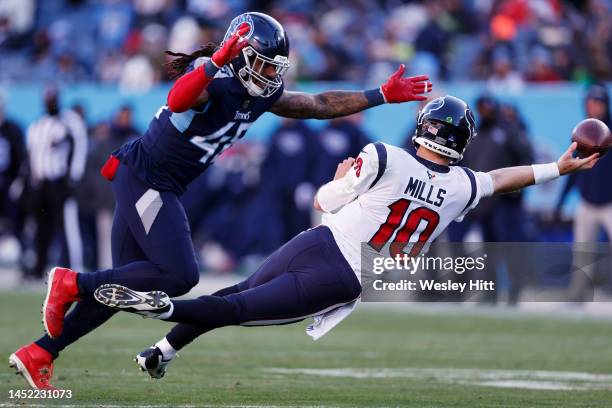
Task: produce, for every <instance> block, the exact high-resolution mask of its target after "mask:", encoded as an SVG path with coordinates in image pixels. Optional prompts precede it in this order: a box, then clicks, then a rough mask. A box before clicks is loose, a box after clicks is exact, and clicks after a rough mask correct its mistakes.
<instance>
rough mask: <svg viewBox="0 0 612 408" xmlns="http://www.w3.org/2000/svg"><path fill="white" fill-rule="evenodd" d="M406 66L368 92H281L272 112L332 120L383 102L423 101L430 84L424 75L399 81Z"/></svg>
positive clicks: (302, 117)
mask: <svg viewBox="0 0 612 408" xmlns="http://www.w3.org/2000/svg"><path fill="white" fill-rule="evenodd" d="M405 69H406V67H405V66H404V65H401V66H400V68H399V69H398V70H397V72H395V73H394V74H393V75H392V76H391V77H390V78H389V80H388V81H387V82H386V83H385V84H383V85H382V86H381V87H380V88H378V89H372V90H369V91H328V92H322V93H319V94H316V95H313V94H308V93H304V92H292V91H284V92H283V94H282V95H281V97H280V98H279V99H278V101H276V102H275V103H274V105H272V108H271V109H270V110H271V112H272V113H275V114H276V115H279V116H284V117H287V118H295V119H332V118H337V117H340V116H348V115H352V114H353V113H357V112H360V111H362V110H364V109H368V108H371V107H374V106H378V105H381V104H383V103H401V102H409V101H423V100H425V99H427V97H426V96H423V95H422V94H424V93H428V92H431V89H432V85H431V82H429V78H428V77H427V76H425V75H422V76H417V77H411V78H403V77H402V76H403V75H404V71H405Z"/></svg>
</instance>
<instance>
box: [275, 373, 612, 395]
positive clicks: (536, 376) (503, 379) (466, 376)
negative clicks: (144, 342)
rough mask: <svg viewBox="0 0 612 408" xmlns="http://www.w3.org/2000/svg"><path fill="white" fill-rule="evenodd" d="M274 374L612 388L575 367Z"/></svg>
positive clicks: (605, 378)
mask: <svg viewBox="0 0 612 408" xmlns="http://www.w3.org/2000/svg"><path fill="white" fill-rule="evenodd" d="M265 371H266V372H269V373H274V374H284V375H287V374H301V375H312V376H320V377H343V378H356V379H378V378H411V379H421V380H422V379H425V378H426V379H427V380H428V381H429V380H432V379H433V380H434V381H439V382H442V383H447V384H462V385H472V386H484V387H501V388H517V389H533V390H578V391H580V390H610V389H612V375H611V374H595V373H585V372H575V371H543V370H484V369H478V368H466V369H462V368H379V369H377V368H295V369H291V368H268V369H265Z"/></svg>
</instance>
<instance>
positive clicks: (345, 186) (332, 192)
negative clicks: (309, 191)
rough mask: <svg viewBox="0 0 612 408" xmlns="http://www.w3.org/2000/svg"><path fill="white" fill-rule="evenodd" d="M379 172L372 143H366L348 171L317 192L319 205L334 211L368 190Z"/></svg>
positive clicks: (325, 209) (376, 156) (375, 150)
mask: <svg viewBox="0 0 612 408" xmlns="http://www.w3.org/2000/svg"><path fill="white" fill-rule="evenodd" d="M378 174H379V157H378V152H377V149H376V147H375V146H374V144H372V143H370V144H368V145H366V146H365V147H364V148H363V150H361V152H360V153H359V156H357V159H355V164H354V165H353V168H352V169H351V170H349V172H348V173H347V174H346V175H345V176H344V177H342V178H341V179H338V180H333V181H330V182H329V183H327V184H325V185H323V186H322V187H321V188H320V189H319V192H318V193H317V200H318V202H319V205H320V206H321V208H322V209H323V211H325V212H336V211H338V210H339V209H340V208H342V207H343V206H344V205H346V204H348V203H350V202H351V201H353V200H354V199H356V198H357V197H358V196H359V195H360V194H363V193H364V192H366V191H368V190H369V189H370V187H372V184H373V183H374V181H375V180H376V179H377V178H380V177H379V176H378Z"/></svg>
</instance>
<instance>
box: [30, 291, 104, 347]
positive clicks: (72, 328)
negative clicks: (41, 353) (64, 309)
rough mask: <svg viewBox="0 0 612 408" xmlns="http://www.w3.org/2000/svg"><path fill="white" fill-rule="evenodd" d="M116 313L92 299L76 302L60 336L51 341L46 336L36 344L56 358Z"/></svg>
mask: <svg viewBox="0 0 612 408" xmlns="http://www.w3.org/2000/svg"><path fill="white" fill-rule="evenodd" d="M115 313H116V312H115V311H114V310H113V309H110V308H108V307H106V306H103V305H101V304H100V303H98V302H97V301H96V300H95V299H93V298H85V299H83V300H81V301H80V302H78V303H77V304H76V306H75V307H74V309H73V310H72V311H71V312H70V313H68V315H67V316H66V319H65V320H64V329H63V331H62V335H61V336H59V337H58V338H56V339H52V338H51V337H49V336H48V335H44V336H42V337H41V338H40V339H38V340H36V344H38V345H39V346H40V347H42V348H44V349H45V350H47V351H48V352H49V353H51V354H52V355H53V358H57V356H58V355H59V353H60V351H62V350H63V349H64V348H66V347H67V346H68V345H69V344H72V343H74V342H75V341H77V340H78V339H79V338H81V337H83V336H84V335H86V334H87V333H89V332H90V331H92V330H93V329H95V328H96V327H99V326H100V325H102V324H103V323H104V322H106V321H107V320H108V319H110V318H111V316H113V315H114V314H115Z"/></svg>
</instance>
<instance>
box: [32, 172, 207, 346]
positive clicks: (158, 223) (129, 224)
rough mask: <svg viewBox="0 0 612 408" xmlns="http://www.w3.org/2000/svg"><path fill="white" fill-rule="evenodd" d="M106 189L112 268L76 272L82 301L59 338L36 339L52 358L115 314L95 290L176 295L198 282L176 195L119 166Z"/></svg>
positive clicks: (192, 252) (181, 211) (185, 221)
mask: <svg viewBox="0 0 612 408" xmlns="http://www.w3.org/2000/svg"><path fill="white" fill-rule="evenodd" d="M112 188H113V193H114V195H115V203H116V206H115V215H114V219H113V229H112V236H111V239H112V255H113V268H112V269H108V270H104V271H98V272H92V273H83V274H79V277H78V284H79V287H80V289H81V290H82V291H83V299H82V300H81V301H80V302H78V303H77V304H76V306H75V307H74V309H73V310H72V311H71V312H70V313H69V314H68V315H67V316H66V319H65V321H64V330H63V332H62V335H61V336H60V337H59V338H57V339H51V338H50V337H49V336H46V335H45V336H43V337H42V338H40V339H39V340H38V341H37V343H38V344H39V345H40V346H41V347H43V348H44V349H46V350H47V351H49V352H50V353H51V354H53V355H54V356H57V354H59V352H60V351H61V350H63V349H64V348H65V347H66V346H67V345H69V344H71V343H73V342H75V341H76V340H78V339H79V338H80V337H82V336H84V335H85V334H87V333H89V332H90V331H91V330H93V329H95V328H96V327H98V326H100V325H102V324H103V323H104V322H106V321H107V320H108V319H109V318H110V317H111V316H112V315H113V314H114V313H115V312H114V311H113V310H112V309H110V308H108V307H105V306H103V305H101V304H99V303H98V302H97V301H96V300H95V299H94V298H93V296H92V294H93V292H94V291H95V289H96V288H97V287H98V286H100V285H103V284H106V283H116V284H120V285H124V286H127V287H130V288H132V289H135V290H139V291H148V290H163V291H164V292H166V293H168V294H169V295H170V296H180V295H183V294H185V293H187V292H188V291H189V290H190V289H191V288H192V287H193V286H195V285H196V284H197V283H198V279H199V271H198V265H197V262H196V257H195V252H194V250H193V244H192V242H191V232H190V229H189V222H188V221H187V217H186V215H185V211H184V209H183V206H182V205H181V203H180V202H179V199H178V197H177V195H176V194H174V193H170V192H161V193H158V192H156V191H155V190H152V189H149V187H147V186H146V185H145V184H144V183H143V182H141V181H140V180H138V179H137V178H136V177H135V176H134V175H133V174H132V170H130V168H129V167H127V166H125V165H120V166H119V169H118V170H117V173H116V174H115V178H114V180H113V182H112Z"/></svg>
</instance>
